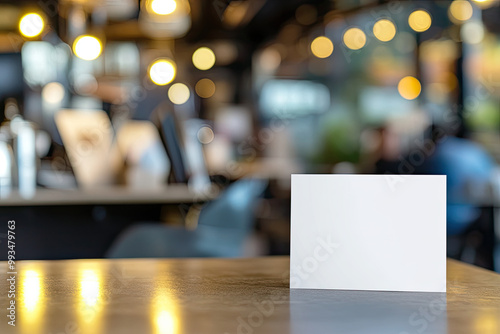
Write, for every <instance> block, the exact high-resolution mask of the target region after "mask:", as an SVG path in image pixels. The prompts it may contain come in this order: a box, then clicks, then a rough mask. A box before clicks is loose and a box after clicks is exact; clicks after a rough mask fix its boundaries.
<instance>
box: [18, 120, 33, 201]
mask: <svg viewBox="0 0 500 334" xmlns="http://www.w3.org/2000/svg"><path fill="white" fill-rule="evenodd" d="M16 141H17V144H16V153H17V154H16V155H17V168H18V179H19V194H20V195H21V196H22V197H24V198H31V197H33V196H34V195H35V191H36V150H35V129H33V127H32V126H31V124H30V122H27V121H21V122H20V123H19V124H18V128H17V138H16Z"/></svg>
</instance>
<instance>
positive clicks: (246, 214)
mask: <svg viewBox="0 0 500 334" xmlns="http://www.w3.org/2000/svg"><path fill="white" fill-rule="evenodd" d="M266 186H267V181H264V180H259V179H243V180H240V181H237V182H235V183H233V184H232V185H231V186H229V187H228V188H227V189H226V190H225V191H224V192H223V193H222V195H221V196H220V197H219V198H218V199H216V200H215V201H213V202H210V203H208V204H206V205H205V206H204V207H203V208H202V209H201V212H200V216H199V220H198V226H197V228H196V230H193V231H190V230H186V229H184V228H179V227H173V226H167V225H162V224H158V223H142V224H137V225H134V226H131V227H129V228H128V229H126V230H125V231H124V232H123V233H122V234H121V235H119V236H118V238H117V239H116V240H115V242H114V243H113V244H112V245H111V247H110V249H109V250H108V252H107V254H106V257H108V258H139V257H141V258H144V257H239V256H242V255H243V243H244V241H245V239H246V238H247V237H248V236H249V235H250V234H251V232H252V229H253V226H254V219H255V217H254V214H253V213H254V212H253V211H254V208H255V205H256V203H257V200H258V198H259V197H260V196H261V195H262V193H263V192H264V190H265V188H266Z"/></svg>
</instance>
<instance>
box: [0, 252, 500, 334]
mask: <svg viewBox="0 0 500 334" xmlns="http://www.w3.org/2000/svg"><path fill="white" fill-rule="evenodd" d="M288 270H289V258H288V257H268V258H255V259H166V260H156V259H134V260H66V261H24V262H22V261H21V262H18V263H17V272H18V275H17V285H16V289H17V301H16V305H17V308H16V312H17V313H16V315H17V318H16V327H15V328H14V327H11V326H9V325H8V324H7V320H8V319H7V317H6V316H5V314H4V315H2V321H1V322H0V332H1V333H5V334H8V333H30V334H37V333H40V334H42V333H43V334H47V333H54V334H56V333H57V334H60V333H65V334H69V333H72V334H74V333H80V334H86V333H92V334H99V333H110V334H113V333H117V334H118V333H119V334H126V333H134V334H136V333H141V334H143V333H221V334H222V333H256V334H257V333H273V334H274V333H290V332H291V333H325V332H329V333H384V334H385V333H396V334H401V333H453V334H460V333H467V334H470V333H482V334H485V333H499V332H500V275H498V274H495V273H493V272H489V271H486V270H483V269H479V268H476V267H472V266H469V265H465V264H462V263H459V262H456V261H452V260H449V261H448V293H447V294H442V293H441V294H440V293H437V294H434V293H398V292H373V291H372V292H368V291H318V290H292V291H291V290H289V288H288V278H287V273H288ZM0 272H1V274H0V290H1V291H2V293H1V294H0V301H1V305H2V310H3V311H2V312H7V311H6V307H7V305H8V297H7V293H6V292H7V291H8V285H7V281H6V279H5V276H6V274H5V273H6V272H7V265H6V263H5V262H2V263H1V264H0Z"/></svg>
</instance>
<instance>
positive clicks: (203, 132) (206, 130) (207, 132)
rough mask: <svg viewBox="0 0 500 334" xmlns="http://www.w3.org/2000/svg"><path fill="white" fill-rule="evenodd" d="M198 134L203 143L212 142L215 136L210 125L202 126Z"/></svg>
mask: <svg viewBox="0 0 500 334" xmlns="http://www.w3.org/2000/svg"><path fill="white" fill-rule="evenodd" d="M197 136H198V140H199V141H200V143H202V144H210V143H211V142H212V141H213V140H214V138H215V134H214V131H213V130H212V129H211V128H210V127H209V126H202V127H201V128H200V129H199V130H198V134H197Z"/></svg>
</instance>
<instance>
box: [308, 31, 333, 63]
mask: <svg viewBox="0 0 500 334" xmlns="http://www.w3.org/2000/svg"><path fill="white" fill-rule="evenodd" d="M311 51H312V53H313V55H315V56H316V57H318V58H326V57H330V55H331V54H332V52H333V43H332V41H331V40H330V39H329V38H328V37H325V36H319V37H316V38H315V39H314V40H313V41H312V43H311Z"/></svg>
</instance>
